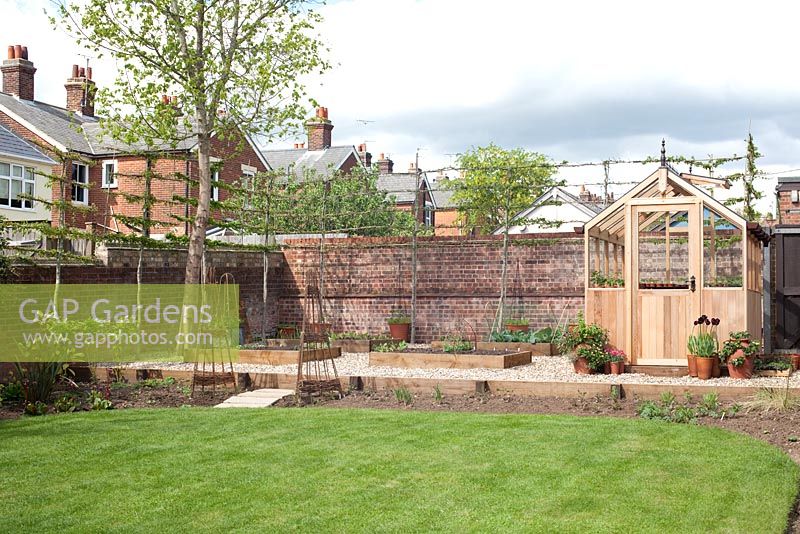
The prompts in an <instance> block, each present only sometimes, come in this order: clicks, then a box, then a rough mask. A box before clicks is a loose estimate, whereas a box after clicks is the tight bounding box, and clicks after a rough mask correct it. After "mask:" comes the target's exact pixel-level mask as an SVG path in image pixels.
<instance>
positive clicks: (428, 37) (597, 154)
mask: <svg viewBox="0 0 800 534" xmlns="http://www.w3.org/2000/svg"><path fill="white" fill-rule="evenodd" d="M6 3H10V8H8V7H4V9H3V13H4V20H3V22H4V24H3V26H4V31H3V34H4V37H5V39H6V40H7V41H8V42H7V43H6V44H25V45H27V46H28V48H29V51H30V52H29V53H30V58H31V60H32V61H33V62H34V63H35V65H36V67H37V68H38V72H37V74H36V98H37V100H41V101H45V102H50V103H56V104H60V103H62V102H64V101H65V98H66V97H65V91H64V88H63V83H64V81H65V79H66V78H67V76H68V75H69V71H70V67H71V65H72V64H73V63H81V64H83V62H85V59H84V58H83V57H82V56H81V55H80V54H82V53H83V51H82V50H80V49H79V48H78V47H77V46H76V45H75V44H74V43H72V41H71V39H70V38H69V37H68V36H67V35H65V34H64V33H62V32H61V31H59V30H54V29H53V28H52V27H51V25H50V23H49V22H48V20H47V18H46V17H45V15H44V14H43V9H44V8H45V7H47V6H48V5H49V4H50V2H49V0H24V1H23V0H0V4H6ZM317 10H318V11H319V12H320V13H321V14H322V15H323V17H324V22H323V23H322V24H321V25H320V27H319V31H320V34H321V36H322V38H323V40H324V41H325V42H326V44H327V45H328V47H329V48H330V52H329V53H328V56H327V57H328V59H329V60H330V61H331V62H332V64H333V69H331V70H330V71H329V72H328V73H326V74H325V75H324V76H323V77H322V78H315V79H311V80H309V93H310V95H311V96H313V97H314V98H315V99H316V100H317V101H318V102H319V103H320V104H321V105H323V106H326V107H327V108H328V109H329V116H330V119H331V120H332V121H333V123H334V130H333V143H334V144H335V145H339V144H352V145H357V144H360V143H362V142H365V141H366V143H367V146H368V149H369V151H370V152H372V154H373V157H374V158H377V157H378V155H379V154H380V153H385V154H387V155H390V156H391V158H392V159H393V160H394V162H395V169H396V170H405V169H407V168H408V166H409V164H410V163H411V162H412V161H414V159H415V156H416V153H417V152H419V161H420V168H421V169H423V170H435V169H440V168H442V167H446V166H449V165H451V164H454V163H455V161H456V159H457V154H459V153H462V152H464V151H465V150H468V149H470V148H472V147H476V146H482V145H486V144H488V143H490V142H494V143H496V144H498V145H500V146H503V147H507V148H512V147H523V148H526V149H530V150H535V151H537V152H540V153H543V154H546V155H547V156H549V157H551V158H552V159H553V160H554V161H564V160H566V161H570V162H599V161H602V160H605V159H622V160H631V159H644V158H646V157H648V156H652V157H657V156H658V154H659V150H660V144H661V139H662V138H665V139H666V143H667V153H668V154H674V155H683V156H693V157H696V158H705V157H708V156H709V155H713V156H715V157H722V156H730V155H733V154H734V153H735V154H739V155H742V154H743V153H744V152H745V142H744V140H745V138H746V137H747V133H748V131H751V132H752V133H753V136H754V138H755V140H756V144H757V145H758V146H759V149H760V151H761V152H762V153H763V154H764V157H763V158H762V159H761V160H760V161H759V166H760V168H761V169H762V170H764V171H765V172H767V173H769V175H768V179H766V180H764V181H763V182H761V183H760V185H759V187H760V189H762V190H763V191H764V192H765V193H766V198H765V199H764V200H763V201H762V202H761V203H760V207H761V208H762V210H766V209H773V206H774V194H773V192H774V185H775V181H776V177H777V176H778V175H780V174H783V175H793V174H800V91H797V87H798V86H799V85H800V69H797V68H795V67H794V65H795V63H796V61H795V59H794V52H795V50H796V49H797V44H796V38H795V37H794V35H795V33H796V21H797V20H798V15H800V13H799V12H800V6H798V5H797V3H794V2H785V1H781V2H775V1H768V0H767V1H761V2H757V3H754V2H738V1H728V2H717V1H707V2H697V1H691V2H689V1H683V0H675V1H672V2H668V3H653V2H641V1H610V2H589V1H570V0H561V1H559V2H523V1H506V0H494V1H492V2H474V1H465V0H461V1H456V0H416V1H415V0H380V1H376V0H342V1H336V2H330V3H328V4H327V5H321V6H318V7H317ZM0 44H2V43H0ZM92 63H93V65H94V73H95V79H96V80H97V81H98V83H100V84H103V83H109V82H110V81H111V80H112V79H113V76H114V74H115V73H114V68H115V67H114V65H113V63H111V62H108V61H97V60H92ZM312 114H313V111H312V110H311V108H309V116H311V115H312ZM302 141H304V138H303V136H301V135H297V136H294V137H291V138H287V139H286V140H284V141H283V142H281V143H277V144H274V145H272V146H285V147H289V146H292V144H293V143H295V142H302ZM742 166H743V164H741V163H737V164H731V165H729V166H728V167H726V168H725V169H724V170H722V171H721V173H723V174H724V173H726V172H736V171H739V170H741V168H742ZM652 170H653V166H652V165H651V166H642V165H614V166H612V167H611V169H610V179H611V180H612V181H616V182H624V183H625V184H624V185H618V186H616V187H612V191H615V192H617V194H619V193H621V192H623V191H624V190H625V189H627V188H629V187H630V185H629V183H630V182H637V181H639V180H641V179H643V178H645V177H646V176H647V175H648V174H650V172H652ZM679 170H687V169H683V168H679ZM561 172H562V176H563V177H564V178H565V179H566V180H567V181H568V182H569V183H571V184H579V183H588V184H597V183H599V182H601V181H602V180H603V168H602V167H601V166H596V167H581V168H579V169H570V170H563V171H561ZM590 189H593V190H595V191H597V190H598V186H596V185H592V186H590ZM735 193H736V191H735V190H733V191H730V192H722V194H720V195H718V196H719V197H720V198H724V197H725V196H726V195H728V194H735Z"/></svg>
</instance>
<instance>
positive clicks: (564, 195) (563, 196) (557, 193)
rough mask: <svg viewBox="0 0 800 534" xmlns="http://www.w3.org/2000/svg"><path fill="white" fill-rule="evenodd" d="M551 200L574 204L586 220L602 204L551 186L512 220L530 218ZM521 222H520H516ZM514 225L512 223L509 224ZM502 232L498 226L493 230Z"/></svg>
mask: <svg viewBox="0 0 800 534" xmlns="http://www.w3.org/2000/svg"><path fill="white" fill-rule="evenodd" d="M551 199H552V200H553V201H554V202H561V203H566V204H569V205H571V206H574V207H575V208H576V209H577V210H579V211H580V212H581V213H583V214H584V215H585V216H586V220H587V221H588V220H589V219H591V218H592V217H594V216H595V215H597V214H598V213H600V212H601V211H603V206H601V205H600V204H598V203H597V202H584V201H582V200H581V199H580V198H579V197H576V196H575V195H573V194H572V193H570V192H569V191H567V190H566V189H564V188H563V187H560V186H553V187H551V188H550V189H548V190H547V191H545V192H544V193H542V194H541V195H540V196H539V198H537V199H536V200H534V201H533V203H532V204H531V205H530V206H529V207H528V208H525V209H524V210H522V211H521V212H519V213H517V214H516V215H514V217H513V220H520V219H530V218H532V217H531V216H532V215H533V214H534V213H535V212H536V210H537V209H539V208H540V207H541V206H542V205H544V204H545V202H548V201H549V200H551ZM518 224H521V223H518ZM511 226H514V223H512V224H511ZM501 233H503V228H502V227H501V228H498V229H497V230H495V231H494V234H495V235H499V234H501Z"/></svg>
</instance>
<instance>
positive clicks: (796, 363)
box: [789, 354, 800, 371]
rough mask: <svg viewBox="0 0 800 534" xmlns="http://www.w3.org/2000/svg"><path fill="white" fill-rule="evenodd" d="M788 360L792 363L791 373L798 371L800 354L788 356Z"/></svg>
mask: <svg viewBox="0 0 800 534" xmlns="http://www.w3.org/2000/svg"><path fill="white" fill-rule="evenodd" d="M789 359H790V360H791V362H792V371H797V370H798V369H800V354H790V355H789Z"/></svg>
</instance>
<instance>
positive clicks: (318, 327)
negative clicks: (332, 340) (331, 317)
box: [308, 323, 331, 334]
mask: <svg viewBox="0 0 800 534" xmlns="http://www.w3.org/2000/svg"><path fill="white" fill-rule="evenodd" d="M308 331H309V333H311V334H325V333H330V331H331V324H330V323H308Z"/></svg>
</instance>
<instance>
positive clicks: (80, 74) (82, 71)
mask: <svg viewBox="0 0 800 534" xmlns="http://www.w3.org/2000/svg"><path fill="white" fill-rule="evenodd" d="M78 77H79V78H85V77H86V69H84V68H83V67H81V68H80V69H79V70H78Z"/></svg>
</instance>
